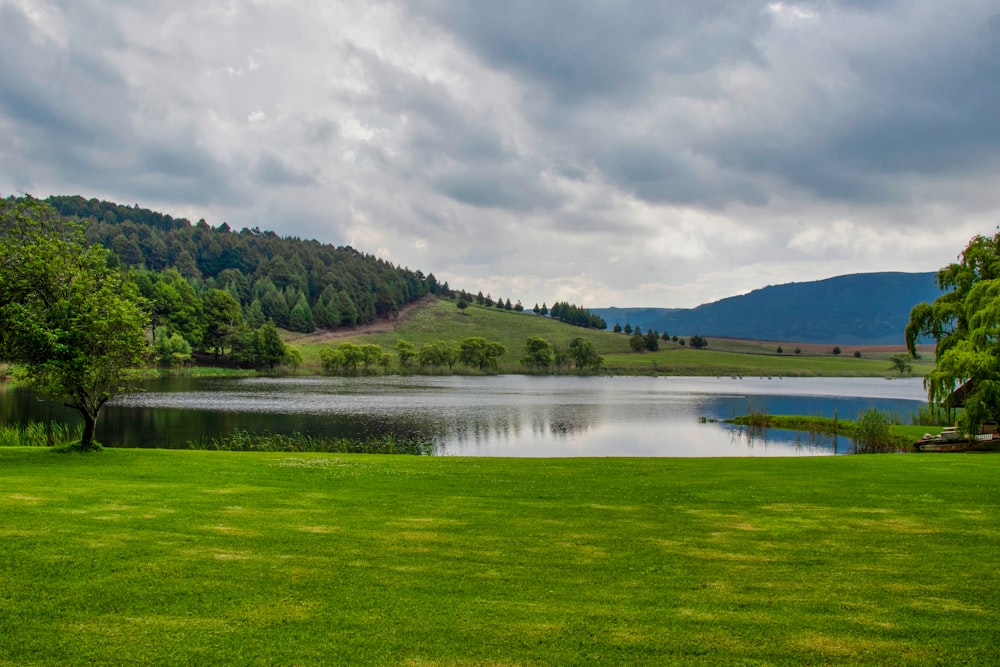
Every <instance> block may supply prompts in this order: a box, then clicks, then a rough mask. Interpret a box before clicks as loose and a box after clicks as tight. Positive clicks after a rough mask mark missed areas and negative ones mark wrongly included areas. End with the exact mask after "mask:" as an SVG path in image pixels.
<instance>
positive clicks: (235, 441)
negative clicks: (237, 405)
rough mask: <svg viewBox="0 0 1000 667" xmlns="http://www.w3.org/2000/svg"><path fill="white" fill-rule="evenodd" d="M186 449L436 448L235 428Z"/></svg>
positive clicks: (414, 441) (424, 443) (414, 442)
mask: <svg viewBox="0 0 1000 667" xmlns="http://www.w3.org/2000/svg"><path fill="white" fill-rule="evenodd" d="M187 448H188V449H197V450H212V451H227V452H326V453H336V454H414V455H417V456H427V455H431V454H434V452H435V451H436V448H437V446H436V445H435V444H434V442H433V441H431V440H430V439H429V438H421V437H417V436H410V437H397V436H393V435H390V434H387V435H381V436H376V437H371V438H365V439H361V440H359V439H354V438H333V437H322V436H315V435H309V434H307V433H299V432H297V431H295V432H292V433H289V434H283V433H270V432H267V431H265V432H263V433H252V432H250V431H244V430H239V429H237V430H236V431H234V432H233V433H231V434H230V435H227V436H223V437H217V438H208V437H202V438H200V439H198V440H188V442H187Z"/></svg>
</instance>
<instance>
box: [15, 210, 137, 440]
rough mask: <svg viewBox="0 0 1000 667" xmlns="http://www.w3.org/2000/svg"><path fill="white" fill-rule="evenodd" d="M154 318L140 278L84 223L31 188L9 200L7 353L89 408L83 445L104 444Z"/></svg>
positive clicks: (75, 404)
mask: <svg viewBox="0 0 1000 667" xmlns="http://www.w3.org/2000/svg"><path fill="white" fill-rule="evenodd" d="M148 323H149V313H148V312H147V311H146V309H145V304H144V301H143V299H142V298H141V296H140V295H139V292H138V290H137V288H136V287H135V285H134V284H133V283H131V282H128V281H125V280H123V279H122V276H121V275H120V274H119V273H117V272H115V271H112V270H110V269H109V268H108V265H107V251H106V250H105V249H104V248H102V247H100V246H96V245H95V246H89V247H88V246H87V245H86V243H85V241H84V236H83V230H82V228H81V227H80V226H79V225H76V224H74V223H70V222H68V221H65V220H63V219H61V218H59V216H58V215H57V214H56V212H55V211H54V210H53V209H52V208H50V207H48V206H47V205H44V204H42V203H41V202H39V201H37V200H35V199H33V198H31V197H25V198H20V199H15V198H8V199H5V200H2V201H0V358H2V359H3V360H4V361H8V362H11V363H13V364H16V366H17V368H18V369H19V370H18V375H19V377H20V378H21V379H22V380H24V381H25V382H26V383H27V384H28V385H29V386H31V387H32V388H33V389H35V390H36V391H38V392H39V393H41V394H43V395H45V396H48V397H51V398H53V399H55V400H61V401H63V402H64V403H65V404H66V406H67V407H70V408H73V409H75V410H77V411H78V412H79V413H80V415H81V417H82V418H83V435H82V437H81V439H80V449H82V450H90V449H96V448H97V447H98V445H97V444H96V443H95V441H94V433H95V430H96V427H97V419H98V417H99V416H100V413H101V409H102V408H103V407H104V404H105V403H107V401H108V400H109V399H110V398H111V397H113V396H114V395H116V394H117V393H119V392H121V391H123V390H124V389H125V388H126V386H127V380H128V379H129V377H130V375H131V371H132V369H133V368H135V367H136V366H140V365H143V364H144V363H145V362H146V360H147V358H148V355H149V352H150V346H149V342H148V341H147V340H146V336H145V329H146V327H147V326H148Z"/></svg>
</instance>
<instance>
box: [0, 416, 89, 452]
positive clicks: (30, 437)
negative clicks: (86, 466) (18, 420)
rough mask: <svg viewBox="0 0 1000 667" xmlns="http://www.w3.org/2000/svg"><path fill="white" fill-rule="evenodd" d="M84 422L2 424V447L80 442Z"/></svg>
mask: <svg viewBox="0 0 1000 667" xmlns="http://www.w3.org/2000/svg"><path fill="white" fill-rule="evenodd" d="M81 437H83V424H76V425H75V426H70V425H68V424H63V423H60V422H29V423H28V424H27V425H25V426H21V425H19V424H0V447H61V446H66V445H70V444H72V443H75V442H80V438H81Z"/></svg>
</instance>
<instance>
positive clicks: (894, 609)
mask: <svg viewBox="0 0 1000 667" xmlns="http://www.w3.org/2000/svg"><path fill="white" fill-rule="evenodd" d="M998 518H1000V456H995V455H988V454H987V455H915V454H909V455H881V456H845V457H827V458H788V459H702V460H699V459H549V460H518V459H478V458H444V457H442V458H435V457H416V456H409V457H407V456H374V455H329V454H327V455H322V454H270V453H233V452H193V451H188V452H181V451H158V450H107V451H104V452H102V453H98V454H92V455H67V454H56V453H53V452H52V451H49V450H47V449H40V448H0V582H2V585H0V664H2V665H18V666H20V665H92V664H205V665H208V664H240V665H272V664H273V665H414V666H426V665H463V666H465V665H585V664H587V665H589V664H612V665H669V664H697V665H718V664H726V665H741V664H742V665H765V664H767V665H781V664H787V665H809V664H812V665H834V664H837V665H840V664H871V665H907V664H912V665H928V664H966V665H994V664H998V662H1000V623H998V621H1000V573H998V569H997V567H996V561H995V558H996V557H997V547H998V545H1000V520H998Z"/></svg>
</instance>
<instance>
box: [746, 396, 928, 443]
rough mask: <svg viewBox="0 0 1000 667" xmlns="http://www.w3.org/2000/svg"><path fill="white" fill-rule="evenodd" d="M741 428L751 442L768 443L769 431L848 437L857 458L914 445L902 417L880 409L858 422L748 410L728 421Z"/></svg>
mask: <svg viewBox="0 0 1000 667" xmlns="http://www.w3.org/2000/svg"><path fill="white" fill-rule="evenodd" d="M726 421H727V422H729V423H731V424H735V425H737V426H738V427H739V428H740V429H741V431H743V432H745V433H746V435H747V437H748V438H750V439H751V440H755V439H764V438H765V434H766V431H767V429H772V428H773V429H782V430H789V431H800V432H805V433H808V434H809V435H810V437H812V438H816V436H820V435H828V436H844V437H847V438H850V439H851V440H853V441H854V449H853V450H852V451H853V452H854V453H856V454H875V453H884V452H899V451H908V450H909V449H910V448H911V446H912V442H913V434H912V433H910V432H909V431H910V430H912V429H909V428H908V427H902V426H901V419H900V418H899V416H898V415H891V414H888V413H886V412H883V411H881V410H878V409H876V408H870V409H868V410H865V411H863V412H862V413H861V414H859V415H858V417H857V419H856V420H853V421H852V420H844V419H839V418H838V417H837V416H836V415H834V416H833V417H832V418H831V417H808V416H802V415H771V414H768V413H767V411H766V409H764V410H758V409H756V408H754V406H753V405H749V406H747V412H746V414H745V415H741V416H738V417H734V418H733V419H728V420H726Z"/></svg>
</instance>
